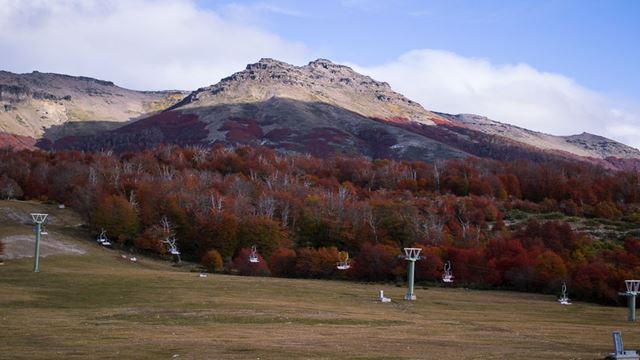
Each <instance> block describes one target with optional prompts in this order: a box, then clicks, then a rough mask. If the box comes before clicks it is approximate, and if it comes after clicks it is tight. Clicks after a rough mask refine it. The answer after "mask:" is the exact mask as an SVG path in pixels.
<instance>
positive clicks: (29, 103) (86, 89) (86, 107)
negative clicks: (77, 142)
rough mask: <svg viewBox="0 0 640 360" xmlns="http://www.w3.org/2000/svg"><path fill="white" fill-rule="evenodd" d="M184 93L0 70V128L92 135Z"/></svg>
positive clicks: (50, 135) (54, 135)
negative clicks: (138, 88)
mask: <svg viewBox="0 0 640 360" xmlns="http://www.w3.org/2000/svg"><path fill="white" fill-rule="evenodd" d="M185 95H186V94H185V93H183V92H180V91H157V92H153V91H133V90H128V89H123V88H121V87H118V86H115V85H114V84H113V83H112V82H110V81H103V80H97V79H92V78H88V77H76V76H68V75H59V74H48V73H40V72H37V71H34V72H32V73H30V74H14V73H10V72H7V71H0V132H5V133H10V134H16V135H22V136H29V137H32V138H37V139H39V138H46V139H49V140H53V141H55V140H57V139H59V138H61V137H64V136H67V135H86V134H93V133H96V132H99V131H104V130H110V129H113V128H115V127H117V126H118V125H120V123H122V122H127V121H130V120H135V119H136V118H139V117H140V116H142V115H147V114H149V113H152V112H155V111H159V110H163V109H165V108H167V107H168V106H170V105H172V104H174V103H176V102H178V101H179V100H181V99H182V98H183V97H184V96H185Z"/></svg>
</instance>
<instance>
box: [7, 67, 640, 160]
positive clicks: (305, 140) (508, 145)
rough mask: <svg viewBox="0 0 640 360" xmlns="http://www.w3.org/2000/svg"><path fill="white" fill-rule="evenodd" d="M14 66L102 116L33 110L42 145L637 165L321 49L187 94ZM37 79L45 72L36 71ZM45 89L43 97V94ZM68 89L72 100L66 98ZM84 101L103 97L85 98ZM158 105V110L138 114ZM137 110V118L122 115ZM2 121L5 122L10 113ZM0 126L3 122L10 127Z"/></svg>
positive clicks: (630, 155) (627, 154) (590, 143)
mask: <svg viewBox="0 0 640 360" xmlns="http://www.w3.org/2000/svg"><path fill="white" fill-rule="evenodd" d="M17 76H19V77H24V79H22V81H23V82H28V81H27V80H29V81H31V82H30V83H29V86H28V88H29V89H30V91H31V96H30V98H29V100H28V101H26V103H34V102H35V103H38V101H45V100H46V101H49V102H52V101H53V102H55V103H57V104H66V103H65V102H69V103H71V102H73V99H74V96H75V99H77V100H76V102H75V103H74V106H75V109H77V110H76V112H81V110H82V111H84V112H88V111H92V112H93V113H94V114H95V113H96V112H100V116H90V117H88V118H85V120H89V119H91V120H103V121H94V122H92V123H91V126H87V123H86V122H73V121H72V122H68V120H67V121H66V122H65V121H64V119H63V120H62V125H61V126H60V125H53V126H51V125H49V126H48V127H47V125H46V124H44V123H43V122H42V121H40V120H37V119H36V120H37V121H40V122H39V123H38V124H39V125H40V126H41V127H45V128H46V130H45V131H43V132H42V135H40V136H44V137H45V140H44V141H42V140H41V141H40V142H39V143H38V145H39V146H40V147H43V148H51V149H80V150H101V149H106V148H109V149H114V150H116V151H132V150H139V149H144V148H148V147H152V146H155V145H159V144H165V143H172V144H179V145H204V146H209V145H211V144H214V143H219V144H224V145H236V144H248V145H254V146H258V145H262V146H268V147H271V148H274V149H277V150H279V151H283V152H295V153H310V154H313V155H316V156H330V155H332V154H335V153H338V154H343V155H346V156H359V155H364V156H367V157H371V158H397V159H409V160H425V161H434V160H437V159H446V158H465V157H468V156H478V157H484V158H493V159H498V160H516V159H532V160H541V161H542V160H548V159H562V160H570V161H575V160H577V161H586V162H590V163H595V164H599V165H603V166H605V167H609V168H638V169H640V151H638V150H637V149H634V148H632V147H629V146H626V145H623V144H620V143H617V142H615V141H612V140H609V139H606V138H603V137H600V136H596V135H591V134H586V133H584V134H580V135H574V136H564V137H563V136H554V135H549V134H543V133H540V132H535V131H531V130H527V129H523V128H520V127H517V126H513V125H508V124H504V123H499V122H496V121H493V120H490V119H488V118H486V117H482V116H478V115H470V114H459V115H451V114H445V113H438V112H433V111H428V110H426V109H425V108H423V107H422V106H421V105H420V104H418V103H416V102H414V101H412V100H410V99H407V98H406V97H404V96H403V95H401V94H399V93H396V92H394V91H393V90H392V89H391V87H390V86H389V85H388V84H387V83H384V82H380V81H376V80H374V79H372V78H370V77H368V76H365V75H362V74H359V73H357V72H355V71H354V70H352V69H351V68H349V67H347V66H344V65H339V64H334V63H332V62H331V61H329V60H326V59H318V60H315V61H312V62H310V63H309V64H307V65H304V66H294V65H290V64H287V63H284V62H281V61H278V60H274V59H261V60H260V61H258V62H257V63H255V64H249V65H247V67H246V68H245V69H244V70H242V71H239V72H237V73H235V74H233V75H231V76H229V77H227V78H224V79H222V80H221V81H220V82H218V83H216V84H214V85H211V86H207V87H203V88H200V89H198V90H196V91H193V92H191V93H190V94H188V95H187V96H185V97H183V98H182V99H181V100H180V101H176V100H177V99H178V98H181V97H182V95H185V94H183V93H180V92H173V93H172V92H136V91H131V90H126V89H122V88H119V87H116V86H115V85H113V84H112V83H108V82H103V81H100V80H94V79H89V78H78V77H68V76H65V75H53V74H39V73H34V74H26V75H17ZM37 77H45V78H44V79H41V80H40V82H36V81H34V80H32V78H37ZM46 77H48V78H46ZM0 79H2V78H1V77H0ZM65 81H66V82H67V83H65ZM7 82H8V81H5V83H7ZM15 82H16V81H15V80H14V83H15ZM0 83H2V81H0ZM8 83H10V84H13V83H11V82H8ZM34 84H40V85H39V86H40V87H38V86H36V85H34ZM71 84H74V86H75V87H74V86H72V85H71ZM77 84H81V85H82V86H78V85H77ZM14 86H15V85H14ZM69 88H73V90H74V91H76V92H74V93H71V92H70V90H69ZM43 89H46V91H48V92H47V94H49V95H46V96H43V95H42V94H41V93H43V92H46V91H45V90H43ZM89 89H92V90H89ZM95 89H98V90H95ZM54 90H55V92H54ZM99 91H102V92H99ZM0 94H3V93H1V92H0ZM65 94H68V95H70V97H71V98H70V100H65V96H66V95H65ZM114 94H116V95H114ZM43 98H44V100H43ZM96 98H97V99H96ZM52 99H53V100H52ZM18 100H19V99H18ZM90 100H93V101H94V102H95V101H97V102H98V103H99V104H100V106H98V107H96V106H92V105H89V106H88V105H87V104H89V103H90ZM116 100H117V101H119V102H116ZM14 103H15V104H19V103H20V102H19V101H14V102H13V103H11V104H10V107H12V109H13V107H14V106H15V107H16V108H17V105H14ZM107 105H108V106H107ZM111 106H113V107H114V108H115V109H114V110H113V112H111ZM127 106H128V107H127ZM68 107H69V108H73V107H71V104H68ZM163 107H164V108H165V110H164V111H162V112H159V113H152V114H148V115H144V116H143V115H141V114H143V113H144V112H145V111H151V110H158V109H161V108H163ZM125 108H126V109H128V110H123V109H125ZM11 111H14V110H11ZM67 113H68V111H67ZM72 113H73V111H72ZM134 116H139V119H138V120H136V121H131V122H128V123H124V124H123V121H124V122H126V121H127V120H128V119H130V118H132V117H134ZM109 119H112V120H109ZM0 120H1V121H0V123H1V124H6V123H7V122H8V120H5V119H3V118H0ZM41 120H42V119H41ZM37 121H36V122H37ZM15 122H16V121H14V123H15ZM14 126H15V124H14ZM2 129H3V128H1V127H0V130H2ZM4 129H5V131H7V130H6V125H5V128H4ZM9 132H13V133H18V132H16V131H9ZM31 136H34V135H31ZM35 136H36V137H37V136H39V135H38V134H37V133H36V134H35Z"/></svg>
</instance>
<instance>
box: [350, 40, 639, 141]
mask: <svg viewBox="0 0 640 360" xmlns="http://www.w3.org/2000/svg"><path fill="white" fill-rule="evenodd" d="M354 68H355V69H356V70H358V71H361V72H363V73H366V74H368V75H370V76H372V77H374V78H376V79H378V80H383V81H387V82H389V83H390V84H391V86H392V87H393V88H394V89H395V90H396V91H399V92H401V93H403V94H404V95H406V96H407V97H409V98H410V99H413V100H415V101H418V102H419V103H421V104H422V105H423V106H424V107H425V108H427V109H429V110H434V111H441V112H448V113H453V114H458V113H472V114H479V115H484V116H487V117H489V118H491V119H494V120H497V121H501V122H505V123H510V124H514V125H518V126H521V127H524V128H528V129H532V130H537V131H543V132H547V133H551V134H555V135H570V134H575V133H579V132H582V131H586V132H590V133H594V134H597V135H602V136H607V137H611V138H613V139H616V140H618V141H621V142H623V143H625V144H628V145H631V146H635V147H636V148H640V106H638V105H637V104H627V106H626V107H623V108H620V107H619V106H617V107H616V106H614V101H613V100H612V99H609V98H608V97H606V96H605V95H603V94H600V93H598V92H595V91H592V90H589V89H587V88H585V87H583V86H581V85H579V84H577V83H576V82H575V81H573V80H572V79H570V78H568V77H566V76H563V75H559V74H553V73H546V72H541V71H538V70H536V69H534V68H532V67H531V66H529V65H526V64H515V65H495V64H492V63H491V62H489V61H488V60H485V59H476V58H467V57H463V56H460V55H457V54H454V53H451V52H447V51H440V50H414V51H411V52H408V53H406V54H404V55H402V56H400V57H399V58H398V59H397V60H395V61H392V62H390V63H387V64H383V65H380V66H374V67H358V66H354ZM616 103H617V102H616ZM617 105H619V104H617Z"/></svg>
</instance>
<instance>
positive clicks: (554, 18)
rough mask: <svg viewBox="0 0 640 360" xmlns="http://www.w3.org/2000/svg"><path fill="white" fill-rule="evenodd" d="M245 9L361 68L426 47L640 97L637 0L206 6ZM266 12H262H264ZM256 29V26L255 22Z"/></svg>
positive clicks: (366, 0) (272, 1)
mask: <svg viewBox="0 0 640 360" xmlns="http://www.w3.org/2000/svg"><path fill="white" fill-rule="evenodd" d="M200 4H201V6H203V7H208V8H212V9H214V10H216V11H219V12H222V13H225V12H226V13H231V14H233V9H234V8H236V9H237V7H238V6H244V7H248V8H252V9H253V11H254V12H258V13H259V17H256V18H254V19H253V21H255V22H257V23H258V24H259V25H261V26H263V27H265V28H267V29H269V30H271V31H273V32H275V33H277V34H279V35H280V36H282V37H284V38H286V39H289V40H292V41H299V42H302V43H305V44H306V45H307V46H309V47H310V48H311V49H313V50H314V51H315V52H317V54H318V56H323V57H327V58H330V59H335V60H338V61H344V62H350V63H357V64H360V65H363V66H372V65H377V64H380V63H383V62H387V61H391V60H393V59H394V58H396V57H397V56H398V55H400V54H402V53H405V52H407V51H410V50H413V49H421V48H429V49H441V50H448V51H452V52H455V53H457V54H460V55H463V56H468V57H480V58H487V59H489V60H490V61H491V62H494V63H498V64H501V63H527V64H529V65H531V66H533V67H535V68H536V69H538V70H541V71H546V72H554V73H561V74H564V75H566V76H568V77H570V78H573V79H575V80H577V81H578V82H579V83H581V84H582V85H585V86H587V87H589V88H593V89H595V90H599V91H604V92H607V93H612V94H616V95H620V96H628V97H633V98H640V69H637V68H638V66H639V65H640V1H637V0H628V1H595V0H591V1H575V0H574V1H569V0H556V1H549V0H546V1H545V0H537V1H504V0H500V1H489V0H482V1H460V0H451V1H409V0H398V1H382V0H379V1H374V0H359V1H358V0H353V1H346V0H343V1H340V0H333V1H291V0H285V1H279V0H269V1H268V2H266V1H244V2H243V1H234V2H225V1H211V0H209V1H206V0H203V1H201V2H200ZM260 10H261V11H260ZM250 21H251V20H250Z"/></svg>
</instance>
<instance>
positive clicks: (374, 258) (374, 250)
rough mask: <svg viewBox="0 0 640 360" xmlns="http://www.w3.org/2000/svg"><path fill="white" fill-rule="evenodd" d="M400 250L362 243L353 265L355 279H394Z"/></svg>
mask: <svg viewBox="0 0 640 360" xmlns="http://www.w3.org/2000/svg"><path fill="white" fill-rule="evenodd" d="M399 255H400V249H399V248H398V247H396V246H392V245H383V244H371V243H369V242H367V243H364V244H363V245H362V248H361V249H360V252H359V253H358V256H357V257H356V258H355V261H354V263H353V266H352V267H353V269H352V274H353V277H355V278H356V279H361V280H373V281H383V280H392V279H393V278H394V277H395V273H396V267H397V266H398V265H399V258H398V256H399Z"/></svg>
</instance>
